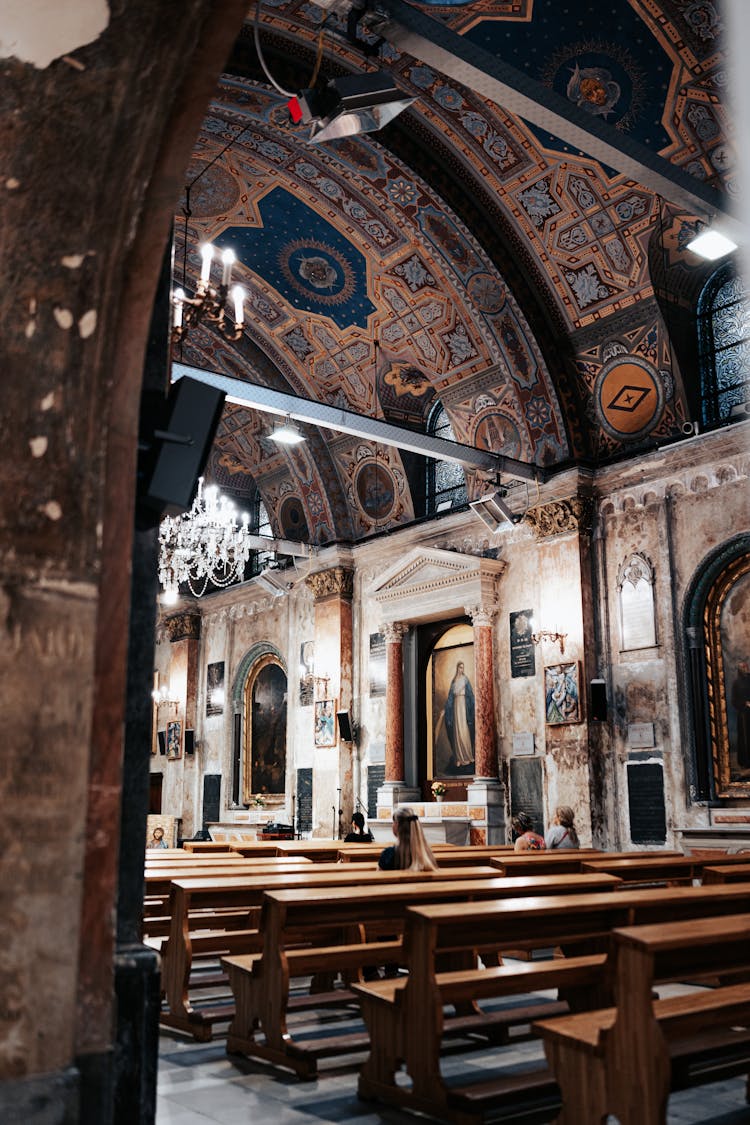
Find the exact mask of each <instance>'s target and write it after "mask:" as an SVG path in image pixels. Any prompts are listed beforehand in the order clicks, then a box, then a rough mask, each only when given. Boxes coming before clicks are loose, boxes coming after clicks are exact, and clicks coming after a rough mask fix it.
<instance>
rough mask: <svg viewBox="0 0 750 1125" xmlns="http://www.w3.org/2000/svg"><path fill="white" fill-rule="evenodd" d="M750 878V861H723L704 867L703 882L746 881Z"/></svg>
mask: <svg viewBox="0 0 750 1125" xmlns="http://www.w3.org/2000/svg"><path fill="white" fill-rule="evenodd" d="M748 880H750V863H721V864H718V865H716V866H714V865H713V864H712V865H711V866H710V867H704V868H703V882H704V883H705V884H706V885H710V884H712V883H746V882H748Z"/></svg>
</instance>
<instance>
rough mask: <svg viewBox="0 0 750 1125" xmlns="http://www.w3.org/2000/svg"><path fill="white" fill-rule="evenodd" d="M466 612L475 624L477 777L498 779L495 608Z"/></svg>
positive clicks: (475, 751)
mask: <svg viewBox="0 0 750 1125" xmlns="http://www.w3.org/2000/svg"><path fill="white" fill-rule="evenodd" d="M466 612H467V613H468V615H469V617H471V620H472V624H473V625H474V677H475V680H476V683H475V704H474V780H475V781H496V780H497V776H498V769H497V741H496V739H495V681H494V676H495V669H494V663H493V659H492V618H493V617H494V615H495V612H496V610H495V609H494V608H490V609H486V608H485V607H484V606H471V607H468V606H467V609H466Z"/></svg>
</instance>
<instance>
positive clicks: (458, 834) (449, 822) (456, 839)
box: [367, 802, 471, 848]
mask: <svg viewBox="0 0 750 1125" xmlns="http://www.w3.org/2000/svg"><path fill="white" fill-rule="evenodd" d="M464 809H465V806H464ZM414 811H415V812H416V813H417V815H418V816H419V823H420V824H421V826H422V831H423V832H424V834H425V838H426V840H427V843H428V844H459V845H462V846H465V845H466V844H470V843H471V831H470V829H471V818H470V817H469V816H468V815H467V814H468V810H466V811H463V810H462V811H460V812H457V813H456V814H454V813H452V812H451V813H447V812H446V813H445V814H444V813H443V807H442V805H440V804H438V803H437V802H435V803H434V804H433V803H430V804H425V805H423V806H421V807H419V808H417V807H415V808H414ZM367 827H368V828H369V829H370V831H371V832H372V837H373V840H375V842H376V843H378V844H382V845H383V847H384V848H385V847H387V846H388V845H389V844H392V843H394V842H395V838H394V835H393V827H392V821H391V819H390V817H388V819H385V818H383V817H382V816H381V817H380V818H379V819H377V820H376V819H374V818H373V819H372V820H370V821H368V824H367Z"/></svg>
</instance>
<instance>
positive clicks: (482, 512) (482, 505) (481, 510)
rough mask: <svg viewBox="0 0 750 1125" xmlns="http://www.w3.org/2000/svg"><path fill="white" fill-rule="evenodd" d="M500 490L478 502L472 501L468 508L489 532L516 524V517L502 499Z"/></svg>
mask: <svg viewBox="0 0 750 1125" xmlns="http://www.w3.org/2000/svg"><path fill="white" fill-rule="evenodd" d="M504 496H505V493H504V492H503V490H502V489H497V491H495V492H490V493H488V495H487V496H483V497H482V498H481V499H480V500H473V501H472V502H471V503H470V504H469V507H470V508H471V510H472V512H475V513H476V514H477V515H478V516H479V518H480V520H482V522H483V523H486V524H487V527H489V529H490V530H491V531H499V530H500V528H501V527H502V526H503V524H504V523H516V522H517V520H518V516H517V515H516V514H515V512H514V511H513V509H512V508H511V507H510V505H509V504H507V503H506V501H505V499H504Z"/></svg>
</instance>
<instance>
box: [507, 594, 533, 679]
mask: <svg viewBox="0 0 750 1125" xmlns="http://www.w3.org/2000/svg"><path fill="white" fill-rule="evenodd" d="M533 616H534V611H533V610H532V609H520V610H518V611H517V612H516V613H511V614H510V674H511V678H512V679H514V680H515V679H518V677H520V676H534V675H536V661H535V659H534V642H533V641H532V639H531V619H532V617H533Z"/></svg>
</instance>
